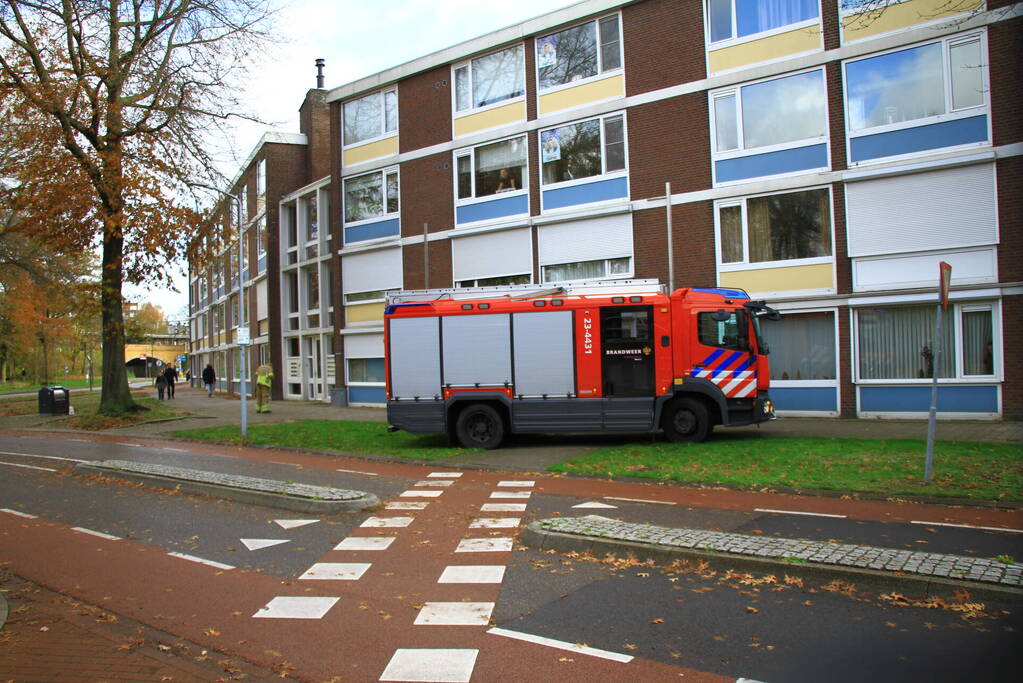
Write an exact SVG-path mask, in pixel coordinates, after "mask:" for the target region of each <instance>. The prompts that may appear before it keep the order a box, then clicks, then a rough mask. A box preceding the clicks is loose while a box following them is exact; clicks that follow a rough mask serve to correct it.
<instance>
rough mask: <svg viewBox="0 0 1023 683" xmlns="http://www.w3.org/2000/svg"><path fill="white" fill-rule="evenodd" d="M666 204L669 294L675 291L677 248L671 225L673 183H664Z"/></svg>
mask: <svg viewBox="0 0 1023 683" xmlns="http://www.w3.org/2000/svg"><path fill="white" fill-rule="evenodd" d="M664 206H665V213H666V216H667V221H666V222H667V229H668V296H671V293H672V292H673V291H675V249H674V246H673V242H674V236H673V235H672V232H673V230H672V226H671V183H664Z"/></svg>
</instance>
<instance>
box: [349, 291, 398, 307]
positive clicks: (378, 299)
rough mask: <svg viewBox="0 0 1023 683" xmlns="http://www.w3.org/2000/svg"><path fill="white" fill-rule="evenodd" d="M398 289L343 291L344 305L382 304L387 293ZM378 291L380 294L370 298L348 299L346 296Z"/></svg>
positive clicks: (385, 299) (385, 300)
mask: <svg viewBox="0 0 1023 683" xmlns="http://www.w3.org/2000/svg"><path fill="white" fill-rule="evenodd" d="M395 291H398V290H396V289H367V290H365V291H360V292H345V294H344V305H345V306H361V305H362V304H382V303H386V302H387V293H388V292H395ZM377 292H379V293H380V296H376V297H373V298H371V299H355V300H353V301H349V300H348V297H350V296H353V295H356V294H375V293H377Z"/></svg>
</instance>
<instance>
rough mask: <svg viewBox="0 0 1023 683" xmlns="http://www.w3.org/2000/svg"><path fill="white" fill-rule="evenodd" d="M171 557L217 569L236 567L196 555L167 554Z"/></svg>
mask: <svg viewBox="0 0 1023 683" xmlns="http://www.w3.org/2000/svg"><path fill="white" fill-rule="evenodd" d="M167 554H168V555H170V556H171V557H180V558H181V559H182V560H190V561H192V562H198V563H199V564H206V565H209V566H211V567H216V568H217V569H234V566H232V565H230V564H223V563H221V562H214V561H213V560H206V559H203V558H201V557H196V556H195V555H185V554H184V553H167Z"/></svg>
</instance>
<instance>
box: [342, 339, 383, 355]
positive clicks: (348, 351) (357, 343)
mask: <svg viewBox="0 0 1023 683" xmlns="http://www.w3.org/2000/svg"><path fill="white" fill-rule="evenodd" d="M344 340H345V358H383V357H384V335H382V334H379V333H378V334H346V335H345V336H344Z"/></svg>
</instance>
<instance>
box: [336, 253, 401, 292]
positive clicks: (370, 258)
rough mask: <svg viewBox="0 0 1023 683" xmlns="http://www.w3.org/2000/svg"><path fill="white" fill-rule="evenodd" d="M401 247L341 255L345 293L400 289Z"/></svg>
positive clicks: (342, 281)
mask: <svg viewBox="0 0 1023 683" xmlns="http://www.w3.org/2000/svg"><path fill="white" fill-rule="evenodd" d="M401 283H402V274H401V248H400V247H398V248H394V249H378V250H376V251H366V252H361V253H358V254H349V255H347V256H342V257H341V284H342V288H343V290H344V292H345V293H348V292H373V291H376V290H379V289H401Z"/></svg>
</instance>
